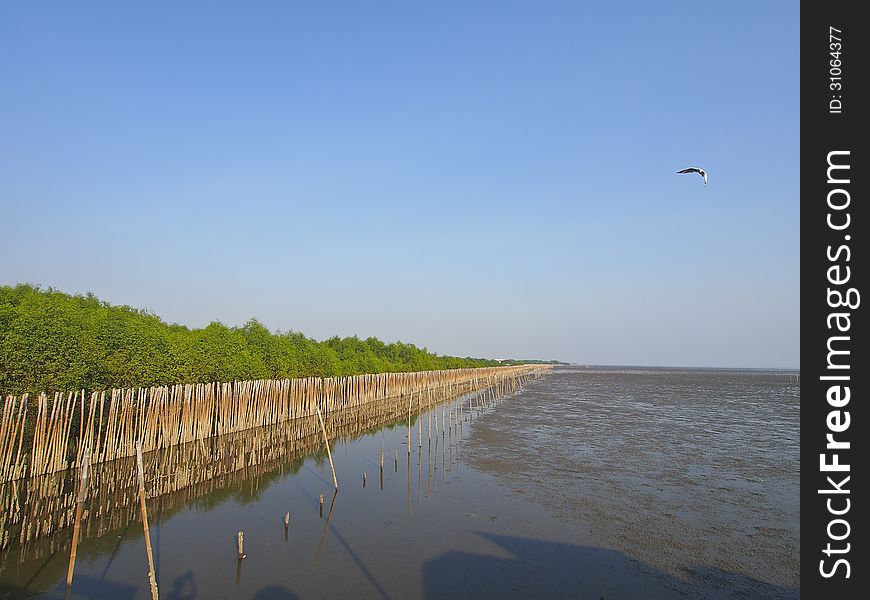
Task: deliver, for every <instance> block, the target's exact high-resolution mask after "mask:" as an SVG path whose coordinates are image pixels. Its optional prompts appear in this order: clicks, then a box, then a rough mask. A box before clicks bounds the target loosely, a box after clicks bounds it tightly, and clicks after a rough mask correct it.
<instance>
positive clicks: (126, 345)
mask: <svg viewBox="0 0 870 600" xmlns="http://www.w3.org/2000/svg"><path fill="white" fill-rule="evenodd" d="M499 364H502V363H499V362H498V361H493V360H484V359H478V358H457V357H453V356H437V355H435V354H433V353H431V352H428V351H427V350H426V348H422V349H420V348H417V347H416V346H414V345H413V344H403V343H401V342H395V343H392V344H387V343H384V342H382V341H380V340H379V339H377V338H367V339H365V340H361V339H359V338H358V337H356V336H354V337H348V338H339V337H332V338H330V339H328V340H326V341H323V342H318V341H316V340H313V339H310V338H307V337H305V336H304V335H303V334H301V333H298V332H292V331H291V332H287V333H282V334H274V333H271V332H270V331H269V330H268V329H267V328H266V327H264V326H263V325H262V324H261V323H260V322H258V321H257V320H256V319H251V320H250V321H248V322H247V323H245V325H244V326H242V327H227V326H226V325H223V324H221V323H218V322H214V323H211V324H209V325H208V326H207V327H205V328H203V329H189V328H187V327H184V326H182V325H174V324H173V325H169V324H167V323H164V322H163V321H162V320H161V319H160V318H159V317H158V316H156V315H154V314H151V313H149V312H148V311H145V310H139V309H135V308H132V307H129V306H112V305H110V304H108V303H107V302H103V301H101V300H99V299H98V298H96V297H94V296H93V295H92V294H88V295H86V296H81V295H79V296H72V295H69V294H65V293H63V292H59V291H57V290H54V289H51V288H49V289H47V290H43V289H40V288H39V287H36V286H32V285H28V284H20V285H17V286H14V287H10V286H0V393H3V394H20V393H22V392H41V391H47V392H51V391H60V390H72V389H85V390H100V389H106V388H111V387H133V386H152V385H168V384H173V383H203V382H208V381H232V380H240V379H241V380H243V379H281V378H293V377H309V376H317V377H330V376H338V375H356V374H360V373H383V372H388V371H392V372H396V371H423V370H430V369H455V368H460V367H483V366H493V365H499Z"/></svg>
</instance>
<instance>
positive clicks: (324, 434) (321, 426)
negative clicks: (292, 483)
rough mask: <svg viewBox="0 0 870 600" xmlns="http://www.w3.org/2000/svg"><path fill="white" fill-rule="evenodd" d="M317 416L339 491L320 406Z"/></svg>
mask: <svg viewBox="0 0 870 600" xmlns="http://www.w3.org/2000/svg"><path fill="white" fill-rule="evenodd" d="M317 418H318V420H319V421H320V432H321V433H323V443H324V445H325V446H326V456H327V457H328V458H329V468H330V469H332V484H333V485H334V486H335V489H336V491H337V490H338V479H336V477H335V465H333V464H332V452H330V451H329V439H328V438H327V437H326V425H324V424H323V415H321V414H320V407H319V406H318V407H317ZM321 497H322V496H321ZM321 508H322V507H321ZM321 512H322V510H321Z"/></svg>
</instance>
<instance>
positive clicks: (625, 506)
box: [467, 368, 800, 597]
mask: <svg viewBox="0 0 870 600" xmlns="http://www.w3.org/2000/svg"><path fill="white" fill-rule="evenodd" d="M799 425H800V387H799V384H798V382H797V380H796V376H795V374H794V373H793V372H775V371H772V372H764V371H735V370H696V369H636V368H634V369H632V368H625V369H619V368H614V369H591V368H586V369H581V368H570V369H559V370H556V371H555V372H554V373H553V374H552V375H550V376H549V377H548V378H547V380H546V384H545V385H540V386H536V387H533V388H529V389H528V390H526V391H524V392H522V393H521V394H520V395H519V396H518V397H517V398H516V399H515V400H511V401H508V402H505V404H503V405H502V406H501V407H499V410H498V411H495V412H493V413H492V414H491V415H488V416H487V418H486V419H484V420H482V421H481V422H480V423H478V427H477V428H476V429H475V435H474V436H473V437H472V439H471V440H470V442H469V445H468V447H467V448H468V449H467V454H468V456H470V457H471V458H470V462H471V463H472V464H473V465H474V466H476V467H477V468H480V469H481V470H485V471H487V472H491V473H495V474H496V475H497V476H498V477H499V478H500V479H502V480H503V481H506V482H508V483H509V484H510V486H511V488H512V489H515V490H523V491H527V492H528V493H529V494H531V495H532V496H534V497H535V498H537V499H539V500H540V501H541V502H542V503H543V504H544V505H546V506H547V507H549V508H550V509H552V510H553V512H554V513H556V514H558V515H560V516H561V517H563V518H565V519H568V520H570V521H571V522H574V523H588V525H589V531H590V533H591V534H592V537H593V540H594V544H595V545H597V546H603V547H607V548H614V549H617V550H619V551H621V552H624V553H626V554H627V555H629V556H631V557H634V558H636V559H638V560H640V561H643V562H644V563H646V564H649V565H651V566H653V567H656V568H658V569H661V570H662V571H664V572H666V573H668V574H671V575H674V576H677V577H694V578H697V579H698V580H700V581H702V582H706V583H708V584H709V586H710V587H711V588H715V587H717V586H724V587H725V588H730V589H732V590H734V591H736V590H744V589H745V591H747V595H748V596H750V597H752V596H754V595H755V593H753V591H754V590H755V592H756V593H757V590H758V589H764V585H762V584H772V585H775V586H785V587H792V588H798V587H799V585H800V579H799V561H800V554H799V542H800V521H799V515H800V501H799V495H800V494H799V492H800V486H799V467H800V462H799ZM753 581H758V582H759V583H758V585H755V584H753Z"/></svg>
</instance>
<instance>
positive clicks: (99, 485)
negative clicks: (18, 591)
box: [0, 370, 540, 571]
mask: <svg viewBox="0 0 870 600" xmlns="http://www.w3.org/2000/svg"><path fill="white" fill-rule="evenodd" d="M539 373H540V371H539V370H533V371H532V370H530V371H526V372H519V373H515V374H514V375H513V376H511V378H510V379H504V378H492V379H487V378H479V379H478V380H477V381H476V382H472V383H469V382H465V383H464V384H453V385H452V389H451V386H447V385H445V386H442V387H441V389H440V394H439V396H438V397H435V396H434V395H433V404H434V402H435V401H447V400H450V399H451V398H455V397H461V396H463V395H464V394H470V393H471V392H473V391H477V393H478V394H481V393H487V394H489V393H509V392H511V391H514V390H515V389H516V387H518V386H519V385H521V384H522V383H523V382H525V381H527V380H528V379H530V378H532V377H535V376H537V375H538V374H539ZM486 383H491V385H489V386H487V387H483V386H484V385H485V384H486ZM313 406H315V411H314V414H313V415H311V414H308V415H305V416H300V417H299V418H295V419H292V420H290V421H288V422H285V423H280V424H273V425H269V426H266V427H261V428H257V429H254V430H252V431H245V432H237V433H233V434H228V435H223V436H220V437H213V438H211V439H203V440H198V441H197V440H194V441H192V442H188V443H184V444H178V445H173V446H168V447H165V448H163V449H161V450H160V451H157V452H150V453H147V454H145V457H144V459H145V464H144V467H145V472H146V473H147V474H152V475H150V480H149V483H148V498H149V509H148V510H149V512H151V511H152V503H156V504H154V505H153V506H154V508H153V510H154V513H155V514H157V515H161V514H163V515H165V514H166V513H171V512H173V511H174V510H178V509H180V508H182V507H184V506H186V505H187V504H188V503H189V502H190V500H191V499H194V498H200V497H203V496H206V495H208V494H210V493H212V492H216V491H217V490H220V489H222V488H225V487H227V486H230V485H232V484H233V483H238V482H241V481H248V480H251V478H254V479H257V478H259V477H261V476H264V475H267V474H268V473H270V472H272V471H276V470H278V469H279V468H280V469H283V467H284V465H286V464H287V462H288V460H292V459H294V458H299V457H302V456H304V455H306V454H309V453H311V452H312V451H315V450H317V449H318V448H322V446H323V442H322V434H321V430H320V425H319V423H318V418H317V413H316V406H317V405H316V404H313ZM415 406H416V405H415ZM419 409H420V411H425V410H427V406H426V404H424V403H420V404H419ZM420 411H418V412H420ZM85 414H87V412H85ZM406 414H407V405H406V404H405V401H404V399H403V398H402V397H401V396H400V395H399V396H390V397H382V398H381V399H380V400H377V401H370V402H367V403H364V404H360V403H357V404H353V405H348V408H346V409H344V410H336V409H335V408H333V410H332V412H330V413H326V414H325V415H324V421H325V429H326V431H327V433H328V436H329V439H330V441H334V440H336V439H337V438H342V437H343V438H349V437H356V436H359V435H362V434H364V433H365V432H368V431H371V430H372V429H376V428H379V427H382V426H384V425H385V424H393V423H398V422H403V421H404V419H405V418H407V417H406ZM134 453H135V447H134ZM396 463H397V464H398V458H397V457H396ZM71 474H72V471H70V472H67V473H63V472H56V473H50V474H46V475H42V476H34V477H31V478H29V479H27V480H24V481H18V480H12V481H9V482H7V483H5V484H2V485H0V550H2V549H4V548H7V547H9V546H10V545H12V544H15V545H18V546H19V547H20V551H19V560H25V559H29V558H37V557H40V556H44V555H45V554H47V553H52V552H54V551H56V550H57V548H58V546H61V545H63V544H64V543H66V539H67V538H68V537H69V536H68V534H66V533H63V531H64V530H66V529H67V528H69V527H71V526H72V525H73V522H74V517H75V509H76V490H75V489H74V485H72V483H71V479H70V478H71ZM87 486H88V490H87V493H86V498H87V500H86V502H85V508H84V511H83V516H82V534H81V535H82V537H83V538H89V537H95V536H96V537H100V536H102V535H104V534H106V533H108V532H110V531H117V530H119V529H121V528H123V527H124V526H126V525H127V524H129V523H130V522H134V521H137V520H138V518H139V510H138V504H137V499H138V495H137V494H138V482H137V476H136V467H135V464H134V463H133V462H132V459H131V457H124V458H122V459H120V460H117V461H114V462H107V463H105V464H103V465H100V466H99V467H96V466H94V465H93V460H92V466H91V473H90V475H89V477H88V482H87ZM59 532H60V533H59ZM16 543H17V544H16ZM3 559H5V555H4V553H2V552H0V560H3ZM2 569H3V566H2V564H0V571H2Z"/></svg>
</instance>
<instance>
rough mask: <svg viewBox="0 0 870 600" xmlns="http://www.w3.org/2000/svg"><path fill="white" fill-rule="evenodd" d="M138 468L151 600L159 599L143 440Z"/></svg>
mask: <svg viewBox="0 0 870 600" xmlns="http://www.w3.org/2000/svg"><path fill="white" fill-rule="evenodd" d="M136 470H137V471H138V476H139V507H140V509H141V511H142V529H143V531H144V532H145V552H146V554H147V555H148V583H149V584H150V586H151V600H157V576H156V574H155V572H154V555H153V554H152V553H151V533H150V532H149V530H148V508H147V507H146V506H145V469H144V468H143V466H142V442H136Z"/></svg>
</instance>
